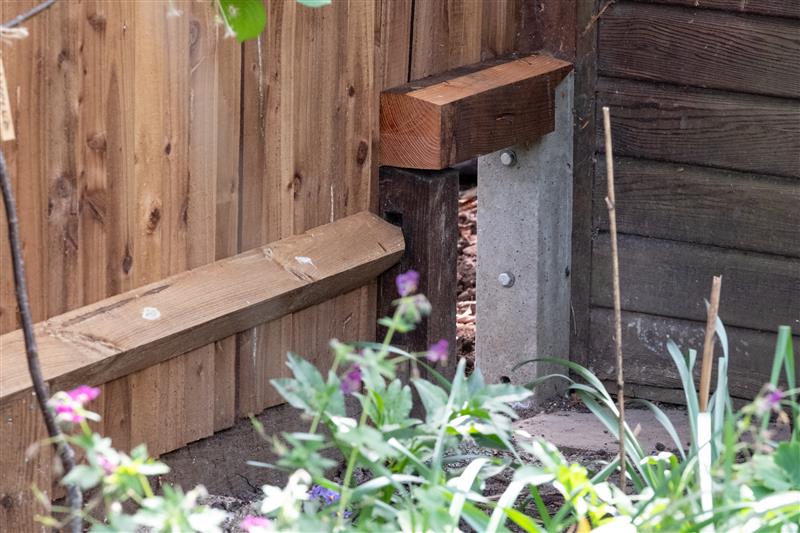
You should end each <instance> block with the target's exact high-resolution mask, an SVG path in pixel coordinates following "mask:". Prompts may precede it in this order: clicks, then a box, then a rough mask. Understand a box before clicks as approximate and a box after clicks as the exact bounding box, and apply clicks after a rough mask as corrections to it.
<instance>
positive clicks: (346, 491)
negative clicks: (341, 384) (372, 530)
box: [336, 306, 401, 530]
mask: <svg viewBox="0 0 800 533" xmlns="http://www.w3.org/2000/svg"><path fill="white" fill-rule="evenodd" d="M400 311H401V306H397V309H396V310H395V312H394V316H393V317H392V323H391V325H390V326H389V329H388V330H387V331H386V335H385V336H384V337H383V344H382V347H381V351H380V352H378V358H379V359H380V358H381V357H386V355H388V353H389V345H390V344H391V342H392V338H393V337H394V334H395V333H396V332H397V323H398V321H399V320H400ZM366 401H367V400H365V402H366ZM366 423H367V406H366V405H363V406H362V407H361V417H360V418H359V420H358V427H362V426H364V425H365V424H366ZM356 459H358V448H357V447H355V446H353V449H352V450H350V457H348V459H347V470H346V471H345V473H344V480H343V481H342V494H341V496H340V498H339V511H338V515H339V516H338V517H337V519H336V529H337V530H339V529H341V527H342V526H343V525H344V511H345V508H346V507H347V501H348V500H349V499H350V481H351V480H352V479H353V471H354V470H355V468H356Z"/></svg>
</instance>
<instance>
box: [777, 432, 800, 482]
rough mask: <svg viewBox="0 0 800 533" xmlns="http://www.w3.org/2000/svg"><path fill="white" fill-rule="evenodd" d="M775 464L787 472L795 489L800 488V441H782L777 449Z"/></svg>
mask: <svg viewBox="0 0 800 533" xmlns="http://www.w3.org/2000/svg"><path fill="white" fill-rule="evenodd" d="M775 464H776V465H778V466H780V467H781V468H782V469H783V471H784V472H786V477H787V478H788V479H789V480H790V481H791V482H792V485H793V489H800V442H792V443H789V442H782V443H780V444H779V445H778V448H777V449H776V450H775Z"/></svg>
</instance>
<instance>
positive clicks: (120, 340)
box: [0, 212, 405, 405]
mask: <svg viewBox="0 0 800 533" xmlns="http://www.w3.org/2000/svg"><path fill="white" fill-rule="evenodd" d="M404 247H405V245H404V242H403V236H402V232H401V230H400V228H397V227H395V226H393V225H391V224H389V223H388V222H385V221H383V220H381V219H380V218H379V217H377V216H376V215H373V214H371V213H367V212H362V213H358V214H356V215H352V216H349V217H346V218H342V219H340V220H337V221H336V222H332V223H330V224H326V225H324V226H320V227H317V228H314V229H311V230H309V231H307V232H305V233H304V234H302V235H297V236H294V237H289V238H287V239H282V240H280V241H277V242H274V243H271V244H268V245H266V246H262V247H260V248H256V249H253V250H250V251H249V252H245V253H243V254H239V255H236V256H234V257H230V258H228V259H223V260H221V261H217V262H215V263H212V264H209V265H206V266H202V267H199V268H196V269H194V270H190V271H187V272H183V273H181V274H177V275H174V276H170V277H168V278H165V279H163V280H161V281H159V282H157V283H152V284H150V285H146V286H143V287H140V288H138V289H135V290H133V291H129V292H126V293H124V294H119V295H117V296H114V297H112V298H107V299H105V300H102V301H99V302H96V303H94V304H92V305H88V306H85V307H81V308H79V309H75V310H74V311H70V312H68V313H65V314H63V315H59V316H56V317H53V318H51V319H49V320H46V321H44V322H41V323H39V324H37V325H36V335H37V340H38V342H39V353H40V358H41V362H42V370H43V373H44V377H45V379H46V380H47V381H48V382H49V383H50V387H51V390H59V389H65V388H69V387H73V386H75V385H78V384H83V383H86V384H89V385H98V384H100V383H106V382H108V381H110V380H113V379H116V378H119V377H122V376H125V375H128V374H130V373H132V372H136V371H138V370H141V369H143V368H147V367H149V366H152V365H154V364H157V363H160V362H162V361H165V360H167V359H170V358H172V357H175V356H177V355H181V354H183V353H186V352H188V351H191V350H193V349H195V348H199V347H201V346H205V345H207V344H209V343H212V342H214V341H216V340H219V339H223V338H225V337H227V336H229V335H232V334H234V333H236V332H239V331H242V330H245V329H247V328H251V327H253V326H256V325H257V324H261V323H264V322H267V321H270V320H274V319H276V318H279V317H280V316H282V315H285V314H287V313H291V312H294V311H298V310H300V309H303V308H305V307H308V306H310V305H314V304H317V303H320V302H323V301H325V300H327V299H329V298H332V297H334V296H337V295H339V294H342V293H345V292H347V291H350V290H352V289H355V288H357V287H360V286H362V285H364V284H365V283H367V282H369V281H371V280H373V279H374V278H376V277H377V276H378V275H379V274H381V273H382V272H384V271H385V270H386V269H388V268H389V267H391V266H392V265H394V264H395V263H396V262H397V261H398V260H399V259H400V256H401V255H402V253H403V250H404ZM31 390H32V389H31V381H30V377H29V376H28V370H27V366H26V363H25V346H24V343H23V338H22V332H21V330H17V331H13V332H10V333H7V334H5V335H2V336H0V405H5V404H6V403H8V402H10V401H12V400H14V399H15V398H19V397H21V396H23V395H28V394H30V393H31Z"/></svg>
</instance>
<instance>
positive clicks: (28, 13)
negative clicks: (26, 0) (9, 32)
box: [0, 0, 56, 28]
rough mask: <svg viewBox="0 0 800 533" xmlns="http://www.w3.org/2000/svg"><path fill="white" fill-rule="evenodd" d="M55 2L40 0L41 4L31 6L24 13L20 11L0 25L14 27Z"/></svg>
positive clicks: (54, 0) (52, 0)
mask: <svg viewBox="0 0 800 533" xmlns="http://www.w3.org/2000/svg"><path fill="white" fill-rule="evenodd" d="M55 3H56V0H46V1H45V2H42V3H41V4H39V5H37V6H34V7H33V8H31V9H29V10H28V11H26V12H25V13H22V14H21V15H17V16H16V17H14V18H13V19H11V20H9V21H8V22H6V23H5V24H3V25H2V26H0V27H2V28H16V27H17V26H19V25H20V24H22V23H23V22H25V21H26V20H28V19H29V18H31V17H34V16H36V15H38V14H39V13H41V12H42V11H44V10H45V9H47V8H48V7H50V6H52V5H53V4H55Z"/></svg>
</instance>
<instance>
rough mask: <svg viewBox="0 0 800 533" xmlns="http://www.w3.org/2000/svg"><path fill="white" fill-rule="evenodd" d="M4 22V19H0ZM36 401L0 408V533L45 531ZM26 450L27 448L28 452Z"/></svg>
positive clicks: (45, 462)
mask: <svg viewBox="0 0 800 533" xmlns="http://www.w3.org/2000/svg"><path fill="white" fill-rule="evenodd" d="M4 20H5V19H4ZM46 437H47V431H46V430H45V427H44V422H43V421H42V416H41V414H39V406H38V405H37V403H36V399H35V398H34V397H33V396H31V395H28V396H27V397H25V398H20V399H18V400H16V401H14V402H11V403H9V404H7V405H3V406H1V407H0V472H2V473H3V474H2V476H0V526H2V529H3V531H25V532H30V531H48V529H47V528H45V527H43V526H42V525H40V524H37V523H36V522H35V521H34V519H33V517H34V516H35V515H36V514H41V513H43V512H44V509H43V508H42V506H41V505H40V504H39V503H38V502H37V501H36V500H35V499H34V497H33V492H32V491H31V486H32V485H35V486H36V487H37V488H38V489H39V490H41V491H42V492H44V493H45V494H51V491H50V487H51V485H52V480H51V473H50V472H51V470H50V467H49V464H50V462H51V460H52V448H51V447H50V445H46V444H42V440H44V439H45V438H46ZM29 447H30V448H29Z"/></svg>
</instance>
